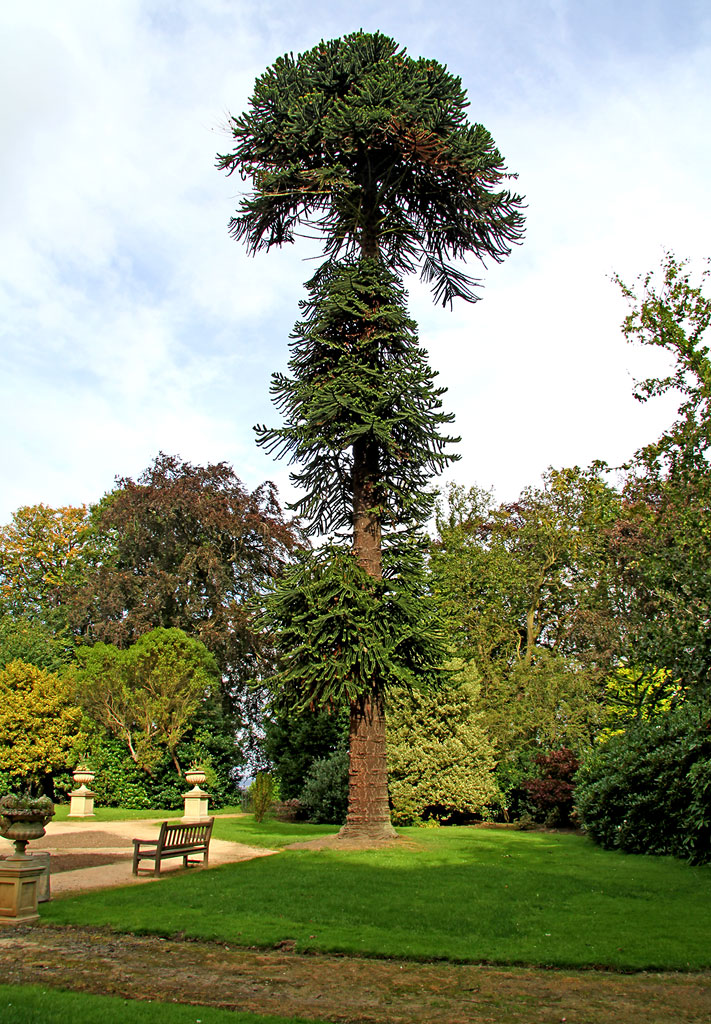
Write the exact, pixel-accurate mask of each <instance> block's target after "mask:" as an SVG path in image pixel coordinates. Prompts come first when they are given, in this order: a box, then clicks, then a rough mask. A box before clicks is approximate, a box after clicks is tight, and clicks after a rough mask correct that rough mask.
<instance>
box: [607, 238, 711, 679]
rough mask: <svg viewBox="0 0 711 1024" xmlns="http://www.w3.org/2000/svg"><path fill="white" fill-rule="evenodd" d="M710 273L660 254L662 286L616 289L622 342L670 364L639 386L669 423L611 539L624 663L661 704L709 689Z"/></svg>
mask: <svg viewBox="0 0 711 1024" xmlns="http://www.w3.org/2000/svg"><path fill="white" fill-rule="evenodd" d="M710 273H711V271H709V270H708V269H706V270H705V271H704V272H703V273H702V275H701V282H700V283H699V284H695V283H694V282H693V281H692V278H691V274H690V273H689V272H688V271H687V270H686V263H685V262H684V261H680V260H677V259H676V258H675V257H674V256H673V255H672V254H667V255H666V256H665V258H664V260H663V263H662V267H661V273H660V275H659V278H660V279H658V278H657V276H655V275H653V274H647V275H646V276H645V277H644V278H643V279H642V280H641V281H640V282H638V284H637V286H635V287H633V288H630V287H627V286H625V285H624V284H622V282H619V281H618V283H619V284H620V286H621V287H622V290H623V293H624V294H625V296H626V297H627V298H628V300H629V302H630V305H631V307H632V308H631V312H630V313H629V315H628V317H627V318H626V320H625V323H624V325H623V330H624V332H625V335H626V337H627V338H628V340H629V341H632V342H637V343H641V344H644V345H649V346H654V347H659V348H662V349H664V350H665V351H666V352H667V353H668V354H669V356H671V358H672V359H673V361H674V363H673V366H672V369H671V371H670V373H669V374H667V375H666V376H661V377H655V378H649V379H647V380H645V381H642V382H640V383H639V384H638V385H637V391H636V394H637V397H638V398H639V399H640V400H641V401H647V400H649V399H650V398H653V397H655V396H657V395H660V394H664V393H665V392H670V393H675V394H677V395H678V396H679V399H680V407H679V411H678V414H677V418H676V420H675V421H674V423H672V425H671V426H670V427H669V428H668V429H667V430H666V431H664V433H663V434H662V435H661V437H660V438H659V439H658V440H657V441H656V442H654V443H653V444H650V445H647V446H646V447H644V448H643V449H641V450H640V451H639V452H637V453H636V455H635V457H634V458H633V460H632V461H631V462H630V464H629V465H628V467H627V470H628V476H627V480H626V483H625V487H624V508H623V513H622V514H621V515H620V517H619V519H618V521H617V523H616V524H615V528H614V530H613V531H612V532H611V537H610V546H611V551H612V553H613V556H614V558H615V560H616V564H617V565H618V567H619V590H620V602H619V609H620V616H621V617H623V618H624V620H625V623H626V630H627V638H628V645H627V649H626V651H625V653H626V655H627V661H628V663H629V664H630V666H634V667H635V668H636V669H637V670H640V671H641V672H642V673H643V675H644V678H645V680H647V681H649V680H653V679H655V678H657V679H658V678H659V676H658V673H659V672H660V671H662V672H664V674H665V679H666V680H667V681H668V685H667V687H665V688H664V690H663V691H662V692H661V696H662V697H664V696H665V691H666V693H668V690H669V686H671V687H672V688H674V687H676V688H678V687H681V688H682V689H683V690H691V691H699V690H702V691H705V692H708V690H709V684H710V683H711V628H710V624H711V604H710V602H709V594H711V575H710V573H711V569H710V566H711V539H710V535H709V531H708V529H707V525H706V524H707V521H708V512H709V508H710V507H711V470H710V469H709V448H710V446H711V361H709V349H708V345H707V344H705V343H704V342H705V336H706V334H707V331H708V327H709V324H710V323H711V298H709V297H707V296H705V295H704V289H705V288H707V286H708V280H709V274H710Z"/></svg>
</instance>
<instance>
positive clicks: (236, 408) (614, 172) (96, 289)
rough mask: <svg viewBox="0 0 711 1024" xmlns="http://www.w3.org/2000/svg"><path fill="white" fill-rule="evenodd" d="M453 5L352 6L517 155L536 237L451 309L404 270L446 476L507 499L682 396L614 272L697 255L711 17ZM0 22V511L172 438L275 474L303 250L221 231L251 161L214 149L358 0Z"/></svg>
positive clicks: (90, 10) (307, 267) (135, 465)
mask: <svg viewBox="0 0 711 1024" xmlns="http://www.w3.org/2000/svg"><path fill="white" fill-rule="evenodd" d="M445 8H446V9H445V10H442V9H441V8H440V9H437V11H433V10H432V8H431V7H430V6H429V5H425V4H414V5H411V13H410V17H409V18H408V19H407V21H406V22H405V23H403V19H402V7H401V5H399V4H393V3H384V4H378V3H371V4H367V3H366V4H365V6H364V7H363V8H362V9H361V11H360V13H359V18H360V19H362V20H360V24H362V25H363V26H364V27H365V28H368V29H374V28H376V27H381V28H382V29H383V30H384V31H389V32H391V33H392V34H393V35H395V37H396V38H399V39H401V40H402V41H403V42H406V43H407V44H408V46H409V47H410V49H411V51H412V52H414V53H418V52H422V53H427V54H428V55H431V56H433V57H436V58H437V59H440V60H442V61H443V62H446V63H448V64H449V66H450V69H451V70H452V71H454V72H456V73H458V74H461V75H462V77H463V81H464V85H465V87H467V88H468V90H469V93H470V97H471V100H472V109H471V113H472V116H473V117H474V118H475V119H481V120H482V121H483V122H484V123H485V124H486V125H487V126H488V127H489V128H490V129H491V131H492V133H493V134H494V136H495V138H496V139H497V142H498V143H499V144H500V146H501V148H502V150H503V152H504V153H505V155H506V158H507V161H508V163H509V166H510V167H511V168H512V169H513V170H517V171H519V172H520V175H521V177H520V181H519V184H520V187H521V189H522V190H523V191H524V192H525V193H526V196H527V200H528V203H529V209H528V234H527V239H526V241H525V243H524V245H523V246H522V247H521V248H520V249H517V250H516V252H515V253H514V254H513V256H512V257H511V258H510V259H509V260H508V261H507V262H506V263H505V264H504V265H503V266H500V267H491V268H489V269H488V271H487V272H486V275H485V281H486V288H485V291H484V301H483V302H481V303H477V304H476V305H475V306H473V307H466V308H462V307H460V308H458V309H456V310H455V312H454V313H451V314H450V313H447V312H444V311H442V310H441V309H434V308H433V307H432V305H431V302H430V299H429V297H428V296H427V295H426V294H425V293H424V292H423V291H422V289H420V288H419V286H415V287H413V289H412V308H413V313H414V315H415V316H416V318H417V319H418V321H419V322H420V326H421V337H422V340H423V343H424V344H425V346H426V347H427V348H428V349H429V350H430V353H431V356H432V360H433V363H434V365H435V366H436V367H437V368H438V369H439V370H440V371H441V381H442V383H444V384H446V385H447V386H448V387H449V389H450V391H449V395H448V398H447V404H448V407H449V408H451V409H453V410H454V411H455V412H456V414H457V423H456V430H457V432H459V433H461V434H462V436H463V442H462V444H461V445H460V450H461V452H462V453H463V455H464V458H463V461H462V462H461V463H460V464H459V465H458V466H456V467H455V468H454V474H455V475H456V476H457V478H458V479H461V480H463V481H464V482H467V483H469V482H474V481H477V482H479V483H481V484H484V485H489V484H494V485H496V486H497V488H498V490H499V491H500V493H501V495H502V497H504V496H509V495H510V494H512V493H515V491H516V490H517V489H518V488H519V487H520V486H522V485H523V484H525V483H533V482H535V480H536V478H537V476H538V474H539V473H540V472H541V471H542V469H544V468H545V467H546V466H547V465H548V464H549V463H553V464H556V465H560V464H563V463H570V462H578V463H586V462H588V461H589V460H590V459H592V458H594V457H598V456H599V457H603V458H607V459H609V460H610V461H612V462H615V461H621V460H622V459H624V458H625V457H626V456H628V455H629V454H630V453H631V451H632V450H633V449H634V448H635V447H636V446H638V445H639V444H641V443H643V442H644V441H645V440H648V439H649V438H650V437H652V436H654V434H655V432H656V431H658V429H660V427H661V425H662V424H663V422H664V421H665V418H666V417H667V416H668V415H669V410H668V409H666V410H664V411H661V410H660V411H657V410H656V409H654V408H653V407H651V406H650V407H642V406H639V405H638V404H637V403H635V402H634V401H633V399H632V398H631V376H630V375H631V374H632V375H637V376H640V375H642V373H643V372H644V369H643V365H644V361H645V358H646V354H645V353H639V352H635V351H634V350H632V349H631V348H630V347H628V346H625V344H624V341H623V340H622V338H621V335H620V333H619V323H620V320H621V318H622V315H623V312H624V310H623V307H622V305H621V302H620V300H619V297H618V296H617V294H616V291H615V288H614V286H613V285H612V284H611V282H610V281H609V279H608V275H609V274H611V273H612V272H613V271H615V270H617V271H619V272H620V273H621V274H622V275H623V277H627V278H631V277H634V276H635V275H636V274H637V273H640V272H643V271H645V270H647V269H648V268H650V267H652V266H654V265H656V264H658V262H659V259H660V257H661V253H662V249H663V247H665V246H668V247H671V248H674V249H675V250H676V251H677V253H678V254H679V255H680V256H685V255H689V256H692V257H697V256H699V255H705V254H706V251H707V239H708V238H709V237H710V234H711V232H710V231H709V228H710V227H711V224H710V223H709V221H710V220H711V214H710V213H709V210H708V204H707V203H706V201H705V196H706V195H707V194H708V185H709V170H708V168H709V166H711V159H710V158H711V152H710V151H709V150H710V148H711V144H710V143H709V137H708V132H707V131H706V130H705V123H706V119H707V115H706V109H707V106H708V99H709V81H708V70H707V69H708V67H709V66H711V61H710V60H709V57H710V56H711V54H710V53H709V38H710V36H709V21H708V19H707V18H705V17H704V16H702V14H700V13H699V12H698V10H697V9H695V8H694V6H693V5H686V6H685V5H683V4H682V5H681V7H677V8H676V9H675V15H674V20H675V24H677V23H678V24H680V25H681V26H682V27H681V28H678V27H677V29H675V33H671V32H668V33H666V34H665V31H663V29H665V26H666V24H667V22H666V21H665V20H664V19H663V17H662V15H659V19H661V20H655V18H653V17H651V16H650V15H649V13H648V11H647V9H646V5H644V4H642V3H633V4H630V5H626V6H625V10H624V11H622V10H621V9H620V8H619V6H618V7H613V5H612V4H602V5H598V6H597V7H596V9H595V11H594V12H593V11H592V10H587V8H586V10H585V12H582V8H580V7H578V6H577V5H571V4H566V3H563V2H556V3H550V4H546V3H539V4H533V5H531V4H527V3H526V4H524V3H521V2H508V3H504V4H502V5H499V6H498V7H497V8H496V10H495V11H494V10H492V11H489V10H488V9H484V8H480V7H477V8H474V7H472V6H471V5H469V4H468V3H460V2H453V3H451V4H449V5H445ZM695 11H696V13H694V12H695ZM635 14H636V15H637V16H638V24H637V25H635V24H634V17H635ZM643 15H644V17H642V16H643ZM684 18H687V19H689V20H693V30H692V29H691V28H689V29H688V31H682V29H683V22H684ZM0 21H1V22H2V23H3V39H4V43H3V47H4V52H3V54H2V59H0V96H2V97H4V99H3V100H2V102H1V103H0V138H2V140H3V142H2V145H3V158H2V161H1V162H0V167H1V168H2V169H1V170H0V217H1V218H2V223H3V235H4V238H3V246H2V247H0V296H1V298H2V303H3V309H4V311H5V317H4V323H3V324H2V325H0V345H1V351H0V371H1V373H2V376H1V377H0V397H1V399H2V409H3V420H4V425H3V432H4V436H5V438H6V441H7V443H6V444H5V446H4V453H3V456H2V473H3V480H4V486H3V491H2V502H1V505H0V519H2V520H4V521H5V520H7V519H9V517H10V515H11V514H12V511H13V510H14V509H15V508H16V507H17V506H18V505H20V504H25V503H30V502H34V501H40V500H43V501H45V502H47V503H50V504H60V503H71V502H74V503H80V502H82V501H87V500H95V499H96V498H98V497H99V496H100V494H101V493H102V492H103V491H105V490H106V489H107V488H109V487H110V486H111V484H112V481H113V477H114V475H115V474H130V475H136V474H137V473H139V472H140V471H141V470H142V469H143V468H145V466H146V465H148V463H149V461H150V460H151V459H152V457H153V456H154V455H155V454H156V453H157V452H158V450H159V449H162V450H164V451H167V452H170V453H179V454H181V455H182V456H183V457H185V458H188V459H191V460H192V461H202V462H205V461H208V460H211V461H219V460H221V459H227V460H228V461H231V462H233V464H234V465H235V469H236V471H237V473H238V474H239V475H242V476H243V477H244V479H245V481H246V482H247V483H248V484H250V485H251V486H254V485H256V484H257V483H259V482H260V481H261V480H262V479H264V478H266V477H273V478H276V479H277V480H278V481H279V482H280V483H284V481H285V479H286V469H285V467H284V466H283V465H282V464H277V465H274V464H273V463H272V462H271V460H270V459H269V458H268V457H267V456H265V455H264V454H263V453H261V452H260V451H259V450H258V449H256V448H255V446H254V440H253V434H252V430H251V427H252V424H253V423H255V422H258V421H267V422H272V423H273V422H276V420H277V414H276V413H275V412H274V411H273V410H272V409H271V408H270V405H269V398H268V386H269V375H270V372H271V371H272V370H273V369H277V368H283V366H284V365H285V362H286V358H287V348H286V342H287V337H288V334H289V331H290V329H291V326H292V324H293V322H294V321H295V320H296V319H297V317H298V301H299V299H300V298H301V297H303V291H302V282H303V281H304V280H305V279H306V278H307V277H308V276H309V275H310V273H311V270H312V269H313V264H312V263H309V262H307V261H305V260H306V257H308V256H311V255H313V253H314V249H313V248H311V249H309V248H308V247H295V248H294V249H293V250H287V251H285V252H282V253H277V252H274V253H270V254H269V255H267V256H261V257H258V258H256V259H248V258H247V257H246V255H245V254H244V253H243V252H242V251H241V250H240V248H239V247H238V246H236V245H235V244H234V242H232V241H231V240H230V239H229V238H228V236H227V232H226V224H227V221H228V219H229V216H230V214H231V212H232V210H233V208H234V206H235V205H236V201H237V200H236V193H237V192H238V191H239V189H240V187H241V185H240V182H239V181H237V180H236V179H234V178H231V179H226V178H223V177H221V176H220V174H219V173H218V172H217V171H216V170H215V169H214V166H213V164H214V154H215V152H216V151H217V150H221V149H224V148H226V147H229V138H228V137H227V136H226V135H225V134H224V131H223V126H224V121H225V118H226V115H227V113H228V112H230V111H231V112H235V113H238V112H240V111H241V109H243V107H244V106H245V104H246V101H247V98H248V95H249V93H250V91H251V88H252V84H253V82H254V79H255V77H256V76H257V75H258V74H259V73H260V72H261V71H262V70H263V69H264V68H265V67H266V66H267V64H268V63H270V62H271V61H273V60H274V58H275V57H276V56H278V55H279V54H280V53H282V52H284V51H285V50H288V49H293V50H295V51H299V50H303V49H304V48H306V47H308V46H310V45H312V44H313V43H315V42H316V41H317V40H318V39H319V38H321V37H322V36H325V37H328V36H330V35H334V34H338V33H342V32H344V31H351V30H353V29H354V28H356V27H358V26H356V25H355V24H354V23H353V13H352V9H351V8H350V6H348V5H338V4H335V5H333V4H328V5H327V4H321V5H319V4H316V5H306V4H304V3H302V2H297V3H295V4H292V5H289V6H288V7H285V6H284V5H282V4H277V3H269V4H266V5H261V6H257V4H256V3H252V2H246V0H244V2H230V0H194V2H191V3H187V2H178V3H174V4H171V5H169V6H168V5H163V4H159V3H154V2H152V0H121V2H120V3H119V2H118V0H105V2H102V3H101V4H96V3H95V2H93V0H63V2H62V4H57V3H54V2H51V0H34V2H33V3H32V4H25V5H19V4H7V5H4V6H3V9H2V11H0Z"/></svg>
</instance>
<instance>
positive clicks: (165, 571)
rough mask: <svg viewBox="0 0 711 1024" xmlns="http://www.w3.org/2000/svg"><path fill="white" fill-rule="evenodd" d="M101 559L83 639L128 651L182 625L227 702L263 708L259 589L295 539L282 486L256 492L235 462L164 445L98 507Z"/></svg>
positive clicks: (251, 715) (248, 711) (80, 627)
mask: <svg viewBox="0 0 711 1024" xmlns="http://www.w3.org/2000/svg"><path fill="white" fill-rule="evenodd" d="M93 519H94V524H95V532H96V536H97V538H98V541H99V542H100V543H102V544H103V545H104V549H105V554H104V557H103V559H102V560H101V564H99V565H97V567H96V568H95V570H94V571H93V573H92V574H91V575H90V577H89V579H88V581H87V583H86V586H85V587H84V588H83V589H82V590H81V591H79V592H78V593H77V594H76V597H75V599H74V601H73V604H72V607H71V609H70V618H71V621H72V624H73V626H74V628H75V630H77V632H78V633H79V635H80V636H81V637H82V638H83V639H84V641H85V642H88V643H94V642H95V641H102V642H104V643H111V644H115V645H116V646H118V647H119V648H122V649H125V648H127V647H129V646H130V645H131V644H132V643H135V641H136V640H138V639H139V638H140V637H141V636H143V635H144V634H145V633H147V632H148V631H149V630H151V629H154V628H157V627H160V628H164V629H169V628H177V629H182V630H183V631H184V632H185V633H186V634H188V635H189V636H192V637H195V638H196V639H198V640H200V641H201V642H202V643H204V645H205V646H206V647H207V649H208V650H209V651H210V652H211V653H212V654H213V655H214V657H215V658H216V660H217V664H218V666H219V669H220V672H221V674H222V678H223V682H224V694H225V698H226V710H227V711H228V712H229V713H230V714H232V713H233V712H234V710H235V708H236V707H237V706H239V708H240V710H241V712H242V716H243V718H242V724H243V725H244V726H248V725H249V723H250V721H253V720H254V719H255V718H256V716H257V715H258V712H259V706H258V705H259V701H257V700H256V698H254V697H253V695H252V693H251V691H250V690H249V688H248V685H247V684H248V682H249V681H250V680H255V679H258V678H259V677H260V674H261V673H262V672H263V671H264V664H263V661H262V659H264V658H268V655H269V650H268V648H267V647H265V638H264V635H263V632H262V630H261V629H260V627H259V625H258V624H257V622H256V618H257V616H258V613H259V608H260V600H261V595H262V594H263V592H264V590H265V588H266V587H267V586H268V584H269V583H270V582H271V581H272V580H273V579H274V578H275V577H276V576H278V575H279V573H280V572H281V571H282V569H283V566H284V564H285V562H286V561H287V560H288V558H289V552H290V550H291V548H292V547H293V545H294V544H295V543H296V541H297V533H296V531H295V529H294V527H293V526H292V525H290V524H288V523H287V522H285V520H284V517H283V515H282V511H281V508H280V506H279V503H278V500H277V496H276V489H275V488H274V486H273V485H272V484H268V483H267V484H263V485H262V486H261V487H258V488H257V489H256V490H255V491H253V492H252V493H250V492H249V491H247V490H246V488H245V487H244V486H243V485H242V484H241V482H240V481H239V479H238V478H237V476H236V475H235V473H234V470H233V469H232V468H231V467H230V466H229V465H227V463H224V462H222V463H218V464H215V465H213V464H210V465H208V466H193V465H191V464H190V463H187V462H181V461H180V460H179V459H178V458H176V457H173V456H167V455H163V454H160V455H159V456H158V457H157V458H156V460H155V462H154V463H153V465H152V466H150V467H149V468H148V469H147V470H146V471H145V472H144V473H143V474H142V475H141V476H140V477H139V478H138V480H137V481H134V480H131V479H130V478H122V479H119V480H118V483H117V488H116V490H114V491H112V492H111V493H110V494H109V495H107V496H106V497H105V498H104V499H103V501H102V502H101V503H100V504H99V506H98V507H97V508H96V509H95V510H94V513H93Z"/></svg>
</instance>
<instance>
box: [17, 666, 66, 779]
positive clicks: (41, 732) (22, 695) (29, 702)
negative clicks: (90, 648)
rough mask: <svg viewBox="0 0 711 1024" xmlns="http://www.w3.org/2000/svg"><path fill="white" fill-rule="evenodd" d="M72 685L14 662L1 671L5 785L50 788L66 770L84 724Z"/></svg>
mask: <svg viewBox="0 0 711 1024" xmlns="http://www.w3.org/2000/svg"><path fill="white" fill-rule="evenodd" d="M81 717H82V716H81V710H80V708H79V707H78V706H77V704H76V703H75V701H74V695H73V690H72V687H71V685H70V684H69V683H68V682H67V681H65V680H64V679H62V677H61V676H59V675H57V674H56V673H55V672H49V671H47V670H46V669H41V668H37V666H36V665H29V664H27V662H24V661H20V660H15V661H11V662H8V664H7V665H6V666H5V668H3V669H2V670H0V766H1V767H0V771H1V772H2V778H0V785H2V784H4V786H5V788H7V789H11V788H12V789H30V790H32V791H35V792H38V791H39V790H42V789H45V788H47V783H48V781H49V780H50V778H51V776H52V775H53V774H54V773H56V772H60V771H63V770H66V768H67V762H68V758H69V755H70V751H71V749H72V747H73V744H74V741H75V740H76V739H77V734H78V731H79V727H80V723H81Z"/></svg>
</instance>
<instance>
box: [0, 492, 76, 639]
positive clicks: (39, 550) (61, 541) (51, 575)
mask: <svg viewBox="0 0 711 1024" xmlns="http://www.w3.org/2000/svg"><path fill="white" fill-rule="evenodd" d="M91 534H92V531H91V523H90V518H89V513H88V511H87V509H86V507H85V506H83V505H82V506H79V507H74V506H66V507H62V508H56V509H55V508H49V507H48V506H47V505H25V506H23V507H22V508H19V509H18V510H17V511H16V512H15V514H14V515H13V517H12V521H11V522H10V523H9V524H8V525H7V526H5V527H3V528H2V529H1V530H0V613H2V614H5V615H6V614H9V615H13V616H16V617H17V616H20V617H24V618H26V619H32V620H37V621H41V622H44V623H45V624H46V625H48V626H50V627H51V628H52V629H54V630H57V629H59V628H61V627H62V626H63V625H64V619H65V616H64V604H65V601H66V597H67V594H68V593H70V592H71V591H72V590H74V589H76V588H77V587H78V586H80V585H81V583H82V582H83V580H84V578H85V576H86V573H87V571H88V568H89V564H90V561H91V559H90V557H89V551H90V542H91Z"/></svg>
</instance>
